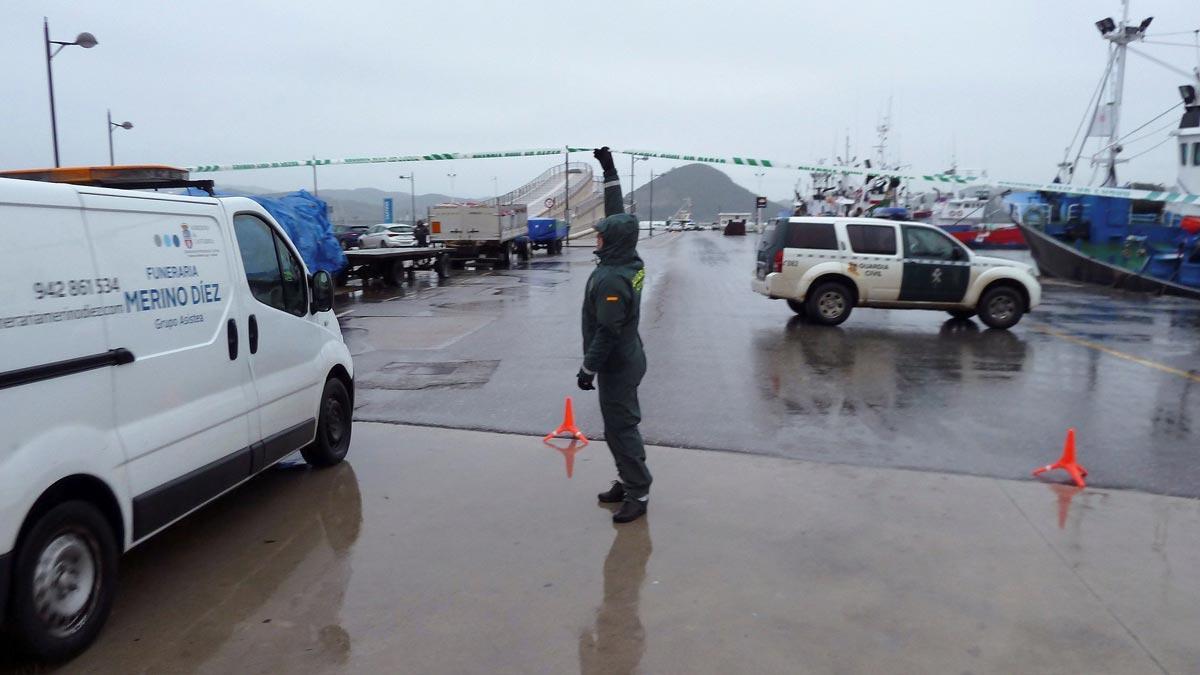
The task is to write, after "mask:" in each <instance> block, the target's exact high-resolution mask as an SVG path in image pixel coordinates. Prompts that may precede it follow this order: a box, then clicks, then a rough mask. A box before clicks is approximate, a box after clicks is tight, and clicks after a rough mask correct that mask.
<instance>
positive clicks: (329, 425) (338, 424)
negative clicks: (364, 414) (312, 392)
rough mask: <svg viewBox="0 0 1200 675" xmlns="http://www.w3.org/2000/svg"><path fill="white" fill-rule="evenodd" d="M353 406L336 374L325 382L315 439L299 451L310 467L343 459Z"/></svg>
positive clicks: (325, 464) (347, 442) (348, 440)
mask: <svg viewBox="0 0 1200 675" xmlns="http://www.w3.org/2000/svg"><path fill="white" fill-rule="evenodd" d="M353 416H354V409H353V408H351V406H350V394H349V393H347V392H346V385H344V384H342V381H341V380H339V379H337V378H336V377H331V378H329V379H328V380H326V381H325V391H324V392H322V394H321V417H320V419H318V420H317V438H316V440H314V441H313V442H312V443H310V444H308V445H307V446H305V447H304V448H302V449H301V450H300V454H302V455H304V461H306V462H308V463H309V464H311V465H312V466H318V467H323V466H333V465H334V464H337V463H339V462H341V461H342V460H343V459H345V458H346V451H347V450H349V449H350V424H351V418H352V417H353Z"/></svg>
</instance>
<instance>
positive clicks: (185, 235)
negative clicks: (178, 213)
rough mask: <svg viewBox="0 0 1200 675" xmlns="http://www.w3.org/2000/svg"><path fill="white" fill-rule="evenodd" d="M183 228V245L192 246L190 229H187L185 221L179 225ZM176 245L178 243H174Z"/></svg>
mask: <svg viewBox="0 0 1200 675" xmlns="http://www.w3.org/2000/svg"><path fill="white" fill-rule="evenodd" d="M179 227H180V229H182V230H183V245H184V246H185V247H187V248H191V247H192V231H191V230H189V229H188V226H187V223H184V224H182V225H180V226H179ZM176 246H178V244H176Z"/></svg>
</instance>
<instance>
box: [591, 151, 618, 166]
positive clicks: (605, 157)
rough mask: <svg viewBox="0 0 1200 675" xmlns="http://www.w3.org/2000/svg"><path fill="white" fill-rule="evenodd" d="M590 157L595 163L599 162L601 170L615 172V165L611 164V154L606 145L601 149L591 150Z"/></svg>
mask: <svg viewBox="0 0 1200 675" xmlns="http://www.w3.org/2000/svg"><path fill="white" fill-rule="evenodd" d="M592 157H595V158H596V161H597V162H600V168H601V169H604V170H605V171H611V172H616V170H617V165H616V164H613V158H612V152H610V151H609V150H608V146H607V145H606V146H604V147H603V148H596V149H595V150H592Z"/></svg>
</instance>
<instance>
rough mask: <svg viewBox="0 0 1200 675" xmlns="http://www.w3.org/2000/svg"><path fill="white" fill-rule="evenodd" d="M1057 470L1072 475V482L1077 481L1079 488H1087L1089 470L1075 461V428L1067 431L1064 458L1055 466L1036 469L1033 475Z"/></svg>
mask: <svg viewBox="0 0 1200 675" xmlns="http://www.w3.org/2000/svg"><path fill="white" fill-rule="evenodd" d="M1055 469H1062V470H1063V471H1066V472H1067V473H1069V474H1071V480H1073V481H1075V484H1076V485H1078V486H1079V487H1087V484H1086V483H1084V482H1083V478H1084V476H1087V475H1088V472H1087V469H1085V468H1083V465H1082V464H1079V463H1078V462H1076V461H1075V427H1071V428H1070V429H1067V441H1066V443H1064V444H1063V454H1062V457H1060V458H1059V459H1058V461H1057V462H1055V463H1053V464H1047V465H1046V466H1043V467H1040V468H1037V469H1034V470H1033V475H1035V476H1037V475H1038V474H1041V473H1045V472H1046V471H1053V470H1055Z"/></svg>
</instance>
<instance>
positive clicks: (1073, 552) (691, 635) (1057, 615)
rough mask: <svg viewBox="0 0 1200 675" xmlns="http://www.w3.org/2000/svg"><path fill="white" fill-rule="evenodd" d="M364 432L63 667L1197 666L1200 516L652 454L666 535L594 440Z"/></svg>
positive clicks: (1157, 502)
mask: <svg viewBox="0 0 1200 675" xmlns="http://www.w3.org/2000/svg"><path fill="white" fill-rule="evenodd" d="M354 434H355V437H354V443H353V446H352V449H351V452H350V456H349V459H348V461H347V462H346V463H344V464H342V465H340V466H338V467H335V468H333V469H329V470H324V471H310V470H308V469H307V468H305V467H303V466H302V465H299V464H293V463H289V464H288V465H285V466H283V467H281V468H277V469H274V470H271V471H269V472H267V473H266V474H265V475H263V476H261V477H259V478H258V479H255V480H254V481H252V482H251V483H249V484H248V485H246V486H243V487H242V488H240V489H238V490H237V491H235V492H234V493H233V494H231V495H229V496H227V497H225V498H223V499H221V500H220V501H218V502H217V503H216V504H214V505H212V506H210V507H209V508H207V509H204V510H203V511H201V512H199V513H198V514H196V515H194V516H192V517H190V518H188V519H186V520H185V521H184V522H182V523H181V524H179V525H178V526H176V527H174V528H172V529H171V530H168V531H167V532H166V533H165V534H163V535H162V536H160V537H158V538H156V539H154V540H152V541H150V542H149V543H147V544H146V545H144V546H142V547H140V548H138V549H136V550H135V551H134V552H132V553H131V554H130V555H128V556H127V557H126V558H125V559H124V565H125V566H124V569H123V574H122V580H121V587H120V592H119V594H118V597H117V602H116V606H115V609H114V613H113V616H112V618H111V620H110V622H109V624H108V626H107V627H106V628H105V630H104V632H103V633H102V634H101V636H100V639H99V641H98V642H97V643H96V644H95V646H94V647H93V648H92V649H90V650H89V651H88V652H86V653H85V654H84V655H83V656H81V657H79V658H78V659H76V660H75V661H74V662H72V663H71V664H69V665H68V666H67V667H65V668H63V669H62V672H71V673H92V672H96V673H116V672H120V673H142V672H150V673H160V672H199V673H229V672H238V673H257V672H263V673H265V672H288V673H309V672H404V673H410V672H411V673H418V672H419V673H425V672H429V673H451V672H453V673H463V672H488V673H569V672H581V673H627V672H634V671H635V670H636V671H639V672H648V673H668V672H671V673H680V672H689V673H691V672H694V673H729V672H771V673H797V672H843V673H879V672H893V673H932V672H938V673H941V672H976V673H983V672H1039V673H1081V672H1087V673H1109V672H1111V673H1156V672H1179V673H1184V672H1195V669H1196V666H1197V664H1198V663H1200V647H1198V646H1197V643H1196V640H1195V636H1196V634H1197V632H1198V631H1200V613H1197V612H1196V607H1198V606H1200V501H1196V500H1191V499H1181V498H1173V497H1161V496H1153V495H1146V494H1141V493H1137V492H1131V491H1120V490H1118V491H1107V490H1100V489H1093V488H1089V489H1087V490H1084V491H1076V490H1074V489H1072V488H1064V487H1062V486H1053V485H1044V484H1037V483H1034V482H1028V481H1022V482H1010V481H1003V480H995V479H988V478H979V477H971V476H955V475H946V474H937V473H929V472H914V471H903V470H894V469H878V468H869V467H853V466H845V465H830V464H824V463H810V462H803V461H792V460H786V459H780V458H773V457H755V456H747V455H737V454H729V453H714V452H703V451H694V450H681V449H674V448H655V447H652V448H650V450H649V456H650V461H651V465H652V466H653V468H654V470H655V474H656V476H657V481H656V483H655V491H654V497H653V501H652V503H651V507H650V513H649V516H648V517H647V518H646V519H644V520H642V521H639V522H637V523H634V524H632V525H627V526H621V527H615V526H613V525H612V524H611V522H610V518H609V513H610V512H609V511H608V510H607V509H606V508H604V507H601V506H598V505H597V503H596V501H595V497H594V495H595V493H596V492H597V491H598V490H599V489H602V488H603V487H605V486H606V484H607V483H606V481H607V479H608V478H610V476H611V473H612V466H611V459H610V458H609V457H608V452H607V449H606V448H605V446H604V445H603V444H602V443H593V444H591V445H589V446H586V447H584V448H583V449H582V450H580V451H578V452H577V453H576V454H575V464H574V477H573V478H571V479H567V478H566V477H565V468H564V458H563V456H562V455H561V454H560V453H559V452H556V451H554V450H553V449H550V448H547V447H546V446H544V445H542V443H541V442H540V440H539V439H538V438H534V437H525V436H516V435H503V434H494V433H479V432H470V431H459V430H445V429H434V428H428V427H407V426H400V425H388V424H366V423H360V424H358V425H356V427H355V431H354ZM733 480H736V481H737V483H738V484H740V485H741V486H743V489H731V488H730V485H731V482H732V481H733ZM3 660H4V657H2V656H0V663H3ZM8 665H9V666H10V667H12V666H14V664H13V663H11V662H9V664H8ZM29 670H32V668H29Z"/></svg>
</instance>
